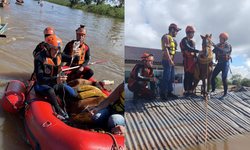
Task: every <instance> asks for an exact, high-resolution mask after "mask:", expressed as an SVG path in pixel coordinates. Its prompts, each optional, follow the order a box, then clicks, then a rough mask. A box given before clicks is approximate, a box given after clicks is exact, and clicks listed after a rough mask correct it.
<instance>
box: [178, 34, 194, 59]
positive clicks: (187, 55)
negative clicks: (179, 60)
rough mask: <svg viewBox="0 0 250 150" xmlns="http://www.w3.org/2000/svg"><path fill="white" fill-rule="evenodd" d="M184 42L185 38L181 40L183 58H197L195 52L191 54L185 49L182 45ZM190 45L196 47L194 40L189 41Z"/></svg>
mask: <svg viewBox="0 0 250 150" xmlns="http://www.w3.org/2000/svg"><path fill="white" fill-rule="evenodd" d="M183 40H185V38H183V39H182V40H181V43H180V48H181V53H182V55H183V57H195V56H196V53H195V52H189V51H188V50H186V49H185V47H184V45H183V44H182V42H183ZM188 44H189V45H190V47H192V48H194V47H195V43H194V41H193V40H192V39H190V40H188Z"/></svg>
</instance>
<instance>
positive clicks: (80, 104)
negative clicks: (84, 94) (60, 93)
mask: <svg viewBox="0 0 250 150" xmlns="http://www.w3.org/2000/svg"><path fill="white" fill-rule="evenodd" d="M68 85H69V86H70V87H72V88H74V89H75V88H77V87H78V86H82V85H95V86H96V87H98V88H100V89H102V88H103V87H102V86H101V85H100V84H99V82H94V81H89V80H85V79H75V80H72V81H70V82H69V83H68ZM104 99H105V97H103V96H99V97H89V98H85V99H82V100H79V101H77V102H73V101H71V103H70V102H69V101H68V100H67V99H66V100H67V103H68V104H69V103H70V104H69V105H70V106H71V107H70V109H69V110H68V111H69V112H70V113H69V116H70V121H71V122H73V123H79V122H78V121H77V119H75V116H76V115H77V114H79V113H82V112H87V110H86V107H88V108H89V107H96V106H98V105H99V104H100V102H101V101H103V100H104Z"/></svg>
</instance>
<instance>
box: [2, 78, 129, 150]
mask: <svg viewBox="0 0 250 150" xmlns="http://www.w3.org/2000/svg"><path fill="white" fill-rule="evenodd" d="M27 91H28V92H27ZM103 92H104V93H105V94H108V93H107V91H106V92H105V91H103ZM44 99H45V98H44V97H41V96H39V95H38V94H36V92H35V90H34V88H32V84H30V85H29V86H27V87H25V85H24V84H23V83H22V82H21V81H18V80H12V81H10V82H9V83H8V85H7V86H6V89H5V92H4V94H3V97H2V101H1V104H2V107H3V108H4V109H5V110H6V111H7V112H10V113H17V112H20V111H24V124H25V130H26V133H27V136H28V139H29V141H30V144H31V146H32V147H33V149H35V150H45V149H46V150H58V149H60V150H106V149H107V150H115V149H120V150H121V149H125V148H124V146H125V144H124V136H123V135H113V134H110V133H97V132H92V131H87V130H83V129H78V128H74V127H71V126H69V125H67V124H65V123H64V122H63V121H61V120H59V119H58V118H57V117H56V115H55V110H54V107H53V106H52V105H51V104H50V103H48V102H46V101H45V100H44ZM25 101H26V102H27V101H28V103H25Z"/></svg>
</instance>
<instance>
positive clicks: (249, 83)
mask: <svg viewBox="0 0 250 150" xmlns="http://www.w3.org/2000/svg"><path fill="white" fill-rule="evenodd" d="M241 85H242V86H248V87H250V80H249V79H247V78H244V79H242V80H241Z"/></svg>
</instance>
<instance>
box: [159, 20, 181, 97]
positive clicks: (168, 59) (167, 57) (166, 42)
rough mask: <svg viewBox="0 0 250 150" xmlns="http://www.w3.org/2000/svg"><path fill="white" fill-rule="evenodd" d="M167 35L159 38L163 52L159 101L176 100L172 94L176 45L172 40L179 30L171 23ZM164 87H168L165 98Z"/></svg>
mask: <svg viewBox="0 0 250 150" xmlns="http://www.w3.org/2000/svg"><path fill="white" fill-rule="evenodd" d="M168 30H169V33H168V34H164V35H163V36H162V38H161V45H162V51H163V57H162V66H163V76H162V82H161V95H160V97H161V99H162V100H168V99H167V97H172V98H178V97H177V96H176V95H174V94H173V93H172V92H173V82H174V79H175V73H174V55H175V53H176V48H177V43H176V41H175V40H174V39H173V37H175V36H176V35H177V33H178V31H180V30H181V28H179V27H178V26H177V25H176V24H174V23H171V24H170V25H169V28H168ZM166 87H168V93H167V97H166Z"/></svg>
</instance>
